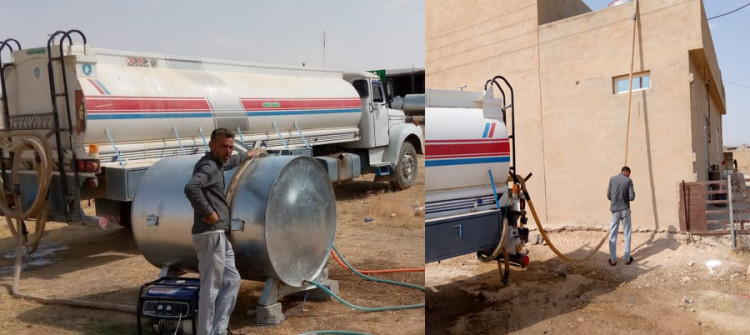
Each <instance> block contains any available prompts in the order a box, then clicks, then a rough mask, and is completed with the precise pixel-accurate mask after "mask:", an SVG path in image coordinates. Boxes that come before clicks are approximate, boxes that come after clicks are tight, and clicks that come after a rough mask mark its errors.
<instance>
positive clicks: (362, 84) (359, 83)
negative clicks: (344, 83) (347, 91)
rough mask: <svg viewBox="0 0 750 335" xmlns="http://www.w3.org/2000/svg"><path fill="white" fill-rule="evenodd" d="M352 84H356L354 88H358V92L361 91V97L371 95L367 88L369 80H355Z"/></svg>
mask: <svg viewBox="0 0 750 335" xmlns="http://www.w3.org/2000/svg"><path fill="white" fill-rule="evenodd" d="M352 85H354V88H355V89H356V90H357V93H359V98H360V99H364V98H367V97H368V96H370V95H369V92H368V90H367V80H361V79H360V80H355V81H354V82H353V83H352Z"/></svg>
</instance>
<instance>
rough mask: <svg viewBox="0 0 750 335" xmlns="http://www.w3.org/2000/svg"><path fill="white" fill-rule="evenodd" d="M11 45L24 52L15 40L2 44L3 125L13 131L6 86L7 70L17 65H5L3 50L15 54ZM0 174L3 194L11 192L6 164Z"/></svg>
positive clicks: (0, 61)
mask: <svg viewBox="0 0 750 335" xmlns="http://www.w3.org/2000/svg"><path fill="white" fill-rule="evenodd" d="M11 43H15V44H16V49H17V50H22V48H21V43H19V42H18V41H17V40H15V39H12V38H8V39H6V40H5V41H2V42H0V91H2V95H1V96H0V101H2V103H3V122H4V123H3V125H4V126H5V129H4V130H12V129H13V128H12V127H11V124H10V107H8V88H7V86H6V85H5V69H7V68H9V67H12V66H15V64H14V63H8V64H5V63H4V62H3V50H5V48H8V51H9V52H10V53H11V54H12V53H13V45H11ZM3 157H5V153H4V152H3V150H2V149H0V160H2V159H3ZM12 157H13V156H12V154H11V161H13V159H12ZM0 173H2V174H0V178H2V179H3V185H5V188H6V189H5V190H2V191H3V192H5V191H10V190H11V183H9V182H7V181H6V180H5V173H6V170H5V164H3V163H2V162H0Z"/></svg>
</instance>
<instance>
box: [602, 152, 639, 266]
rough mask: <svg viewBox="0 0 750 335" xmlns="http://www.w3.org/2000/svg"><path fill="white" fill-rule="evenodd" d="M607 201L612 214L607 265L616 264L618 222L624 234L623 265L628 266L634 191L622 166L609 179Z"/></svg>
mask: <svg viewBox="0 0 750 335" xmlns="http://www.w3.org/2000/svg"><path fill="white" fill-rule="evenodd" d="M607 199H609V200H610V205H609V210H610V211H611V212H612V219H611V220H610V221H609V265H612V266H615V264H617V261H616V258H615V254H616V251H617V230H618V229H619V226H620V221H622V232H623V233H624V234H625V260H626V261H625V264H627V265H630V263H632V262H633V257H630V202H631V201H633V200H635V191H634V190H633V181H632V180H630V168H629V167H627V166H623V167H622V170H621V173H620V174H618V175H616V176H614V177H612V178H609V188H607Z"/></svg>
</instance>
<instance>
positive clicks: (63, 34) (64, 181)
mask: <svg viewBox="0 0 750 335" xmlns="http://www.w3.org/2000/svg"><path fill="white" fill-rule="evenodd" d="M74 34H76V35H79V36H80V37H81V39H82V40H83V47H84V48H86V36H85V35H84V34H83V33H82V32H81V31H80V30H76V29H71V30H68V31H63V30H58V31H56V32H54V33H53V34H52V35H50V37H49V40H47V72H48V74H49V91H50V98H51V100H52V116H53V121H54V132H55V141H56V142H57V166H58V170H59V172H60V188H61V192H62V196H63V199H64V204H63V210H64V212H65V220H66V221H67V222H70V221H71V209H73V208H75V209H79V210H78V213H76V215H77V216H80V217H75V218H74V219H76V220H79V221H80V220H83V217H82V216H81V211H80V208H79V207H80V204H79V203H78V204H77V203H76V202H78V201H79V199H80V189H79V187H80V185H81V177H80V175H79V174H78V168H77V167H78V156H77V154H76V150H75V142H74V135H73V120H72V116H71V113H70V94H68V93H69V92H68V77H67V73H66V70H65V57H64V53H63V47H64V46H65V42H66V41H67V45H68V46H72V45H73V39H72V35H74ZM58 37H59V38H60V39H59V41H57V38H58ZM56 41H57V42H59V43H58V45H57V46H58V47H59V53H60V54H59V55H58V56H57V57H53V56H52V47H53V46H54V45H55V42H56ZM56 63H57V64H59V66H60V73H61V75H62V88H61V89H62V90H61V91H58V88H57V83H56V81H55V71H54V69H55V68H54V66H55V64H56ZM60 97H64V98H65V106H64V107H63V108H60V106H58V103H57V100H58V98H60ZM60 111H64V112H65V115H67V127H66V128H63V127H61V126H60V113H59V112H60ZM62 132H66V133H67V134H68V143H69V144H70V148H68V149H69V150H70V152H71V157H72V163H73V164H72V166H73V175H74V177H75V178H74V181H75V187H74V188H73V193H71V189H70V188H69V186H68V182H69V181H68V177H67V173H66V171H65V170H66V167H65V152H64V150H63V145H62V136H61V133H62Z"/></svg>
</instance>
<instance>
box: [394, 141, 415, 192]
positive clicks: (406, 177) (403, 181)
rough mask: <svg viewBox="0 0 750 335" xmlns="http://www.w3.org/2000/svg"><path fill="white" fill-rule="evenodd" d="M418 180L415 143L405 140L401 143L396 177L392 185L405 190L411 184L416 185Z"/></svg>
mask: <svg viewBox="0 0 750 335" xmlns="http://www.w3.org/2000/svg"><path fill="white" fill-rule="evenodd" d="M416 180H417V151H416V150H414V145H412V144H411V143H409V142H404V144H403V145H401V154H400V155H398V164H396V178H395V179H394V180H392V181H391V186H392V187H394V188H396V189H399V190H405V189H407V188H409V187H411V185H414V181H416Z"/></svg>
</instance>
